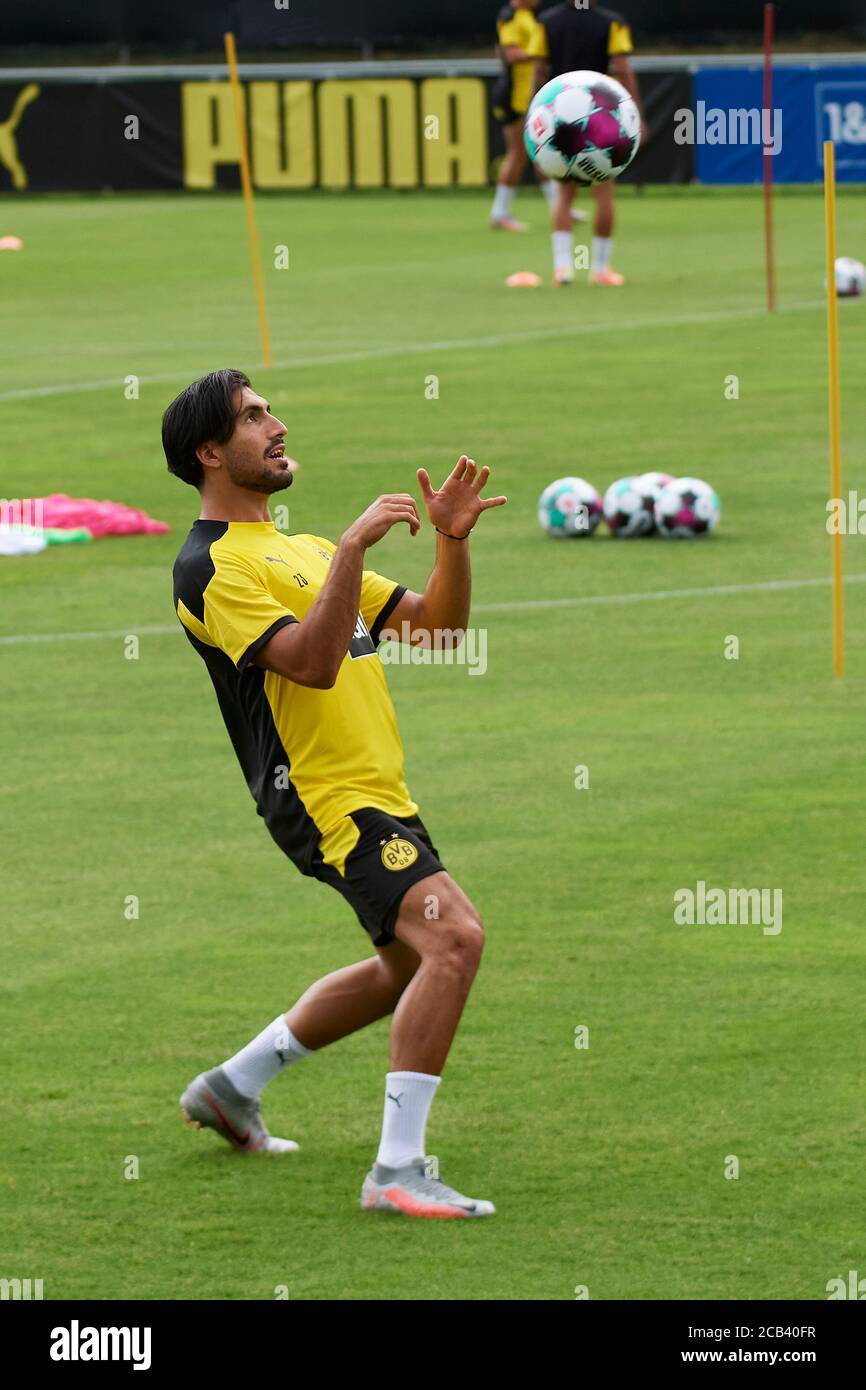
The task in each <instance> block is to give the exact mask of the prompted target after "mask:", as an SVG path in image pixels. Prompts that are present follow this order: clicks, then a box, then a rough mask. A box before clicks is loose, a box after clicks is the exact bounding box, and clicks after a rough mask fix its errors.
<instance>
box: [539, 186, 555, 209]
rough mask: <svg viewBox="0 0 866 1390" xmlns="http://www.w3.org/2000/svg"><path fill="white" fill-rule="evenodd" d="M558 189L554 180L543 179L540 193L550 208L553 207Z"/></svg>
mask: <svg viewBox="0 0 866 1390" xmlns="http://www.w3.org/2000/svg"><path fill="white" fill-rule="evenodd" d="M558 189H559V184H558V183H557V182H556V179H545V180H544V182H543V183H542V185H541V191H542V193H543V194H544V196H545V198H546V199H547V201H548V203H549V204H550V206H551V207H553V205H554V203H555V202H556V194H557V192H558Z"/></svg>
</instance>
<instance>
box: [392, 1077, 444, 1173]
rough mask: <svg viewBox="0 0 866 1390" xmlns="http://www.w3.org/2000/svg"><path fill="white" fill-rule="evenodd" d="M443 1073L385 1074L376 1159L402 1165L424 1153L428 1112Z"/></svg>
mask: <svg viewBox="0 0 866 1390" xmlns="http://www.w3.org/2000/svg"><path fill="white" fill-rule="evenodd" d="M441 1080H442V1077H441V1076H427V1075H426V1074H425V1073H424V1072H422V1071H389V1073H388V1075H387V1076H386V1077H385V1118H384V1120H383V1121H382V1142H381V1143H380V1145H379V1152H378V1154H377V1155H376V1162H377V1163H383V1164H384V1165H385V1167H386V1168H402V1167H403V1165H404V1164H405V1163H411V1161H412V1159H413V1158H423V1157H424V1136H425V1131H426V1129H427V1116H428V1114H429V1113H430V1106H431V1105H432V1104H433V1097H434V1096H435V1094H436V1087H437V1086H438V1085H439V1082H440V1081H441Z"/></svg>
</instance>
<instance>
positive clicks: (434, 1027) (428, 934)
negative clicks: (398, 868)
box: [361, 873, 495, 1221]
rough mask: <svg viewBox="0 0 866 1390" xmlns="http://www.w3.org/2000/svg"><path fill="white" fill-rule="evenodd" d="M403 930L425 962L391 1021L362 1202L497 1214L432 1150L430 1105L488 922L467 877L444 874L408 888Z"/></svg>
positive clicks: (465, 1214) (430, 1212)
mask: <svg viewBox="0 0 866 1390" xmlns="http://www.w3.org/2000/svg"><path fill="white" fill-rule="evenodd" d="M395 930H396V933H397V937H398V940H400V941H402V942H404V943H406V944H407V945H409V946H411V947H412V948H413V950H414V951H415V952H416V953H417V955H418V956H419V958H420V961H421V964H420V966H419V967H418V969H417V971H416V972H415V974H414V975H413V977H412V979H411V981H410V982H409V984H408V985H407V986H406V988H405V990H404V991H403V993H402V995H401V996H400V1002H399V1003H398V1005H397V1008H396V1010H395V1012H394V1020H393V1022H392V1024H391V1071H390V1072H389V1073H388V1076H387V1078H386V1086H385V1114H384V1121H383V1126H382V1142H381V1144H380V1145H379V1152H378V1155H377V1158H376V1162H375V1164H374V1165H373V1168H372V1169H371V1171H370V1172H369V1173H368V1175H367V1177H366V1179H365V1181H364V1186H363V1188H362V1189H361V1206H362V1208H363V1209H364V1210H366V1211H370V1210H380V1211H391V1212H402V1213H403V1214H404V1215H406V1216H417V1217H422V1218H426V1219H433V1220H446V1221H453V1220H466V1219H467V1218H470V1217H477V1216H492V1215H493V1213H494V1210H495V1208H494V1206H493V1204H492V1202H486V1201H480V1200H479V1199H477V1198H474V1197H465V1196H463V1194H462V1193H460V1192H457V1191H456V1190H455V1189H454V1188H452V1187H448V1186H447V1185H446V1184H445V1183H444V1182H443V1181H442V1180H441V1178H440V1177H439V1174H438V1171H437V1170H434V1169H433V1168H432V1167H431V1165H430V1164H429V1163H428V1162H427V1160H426V1159H425V1156H424V1155H425V1131H426V1125H427V1116H428V1113H429V1110H430V1105H431V1103H432V1101H433V1097H434V1095H435V1094H436V1090H437V1088H438V1086H439V1083H440V1081H441V1073H442V1069H443V1067H444V1065H445V1060H446V1058H447V1056H448V1053H449V1051H450V1048H451V1044H452V1042H453V1040H454V1034H455V1033H456V1031H457V1026H458V1024H459V1022H460V1018H461V1015H462V1013H463V1008H464V1006H465V1004H466V999H467V997H468V995H469V991H470V989H471V988H472V982H473V980H474V979H475V975H476V972H477V970H478V966H479V963H480V961H481V951H482V948H483V945H484V933H483V931H482V927H481V921H480V919H479V916H478V913H477V912H476V910H475V908H474V907H473V905H472V903H471V902H470V901H469V899H468V898H467V896H466V894H465V893H464V892H463V890H462V888H460V886H459V884H457V883H455V882H454V880H453V879H452V878H451V876H450V875H449V874H447V873H437V874H432V875H431V876H430V877H429V878H425V879H422V880H421V881H420V882H419V883H416V884H414V885H413V886H412V887H411V888H410V889H409V890H408V892H407V893H406V895H405V897H404V898H403V901H402V904H401V906H400V915H399V917H398V919H397V925H396V928H395Z"/></svg>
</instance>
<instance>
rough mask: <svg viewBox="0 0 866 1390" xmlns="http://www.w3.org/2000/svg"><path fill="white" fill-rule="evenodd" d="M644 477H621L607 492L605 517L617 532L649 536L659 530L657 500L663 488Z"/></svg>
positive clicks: (647, 476)
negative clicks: (656, 510) (656, 514)
mask: <svg viewBox="0 0 866 1390" xmlns="http://www.w3.org/2000/svg"><path fill="white" fill-rule="evenodd" d="M650 476H651V475H650V474H648V473H647V474H645V475H644V476H643V477H642V478H618V479H617V481H616V482H615V483H611V485H610V487H609V488H608V490H607V492H606V493H605V494H604V504H603V505H604V519H605V521H606V522H607V525H608V529H609V530H610V531H612V532H613V534H614V535H615V536H648V535H649V534H650V532H652V531H654V530H655V526H656V523H655V504H656V500H657V498H658V496H659V493H660V491H661V489H660V488H659V487H657V486H656V485H655V484H654V483H651V482H650V481H649V478H650Z"/></svg>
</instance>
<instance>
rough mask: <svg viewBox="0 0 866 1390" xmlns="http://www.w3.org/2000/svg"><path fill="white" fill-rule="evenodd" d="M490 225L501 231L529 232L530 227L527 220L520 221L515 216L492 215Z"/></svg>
mask: <svg viewBox="0 0 866 1390" xmlns="http://www.w3.org/2000/svg"><path fill="white" fill-rule="evenodd" d="M490 225H491V227H493V229H494V230H495V231H499V232H528V231H529V228H528V226H527V225H526V223H525V222H518V221H516V220H515V218H513V217H491V219H490Z"/></svg>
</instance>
